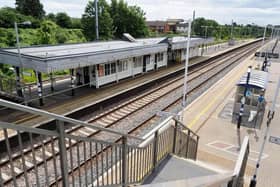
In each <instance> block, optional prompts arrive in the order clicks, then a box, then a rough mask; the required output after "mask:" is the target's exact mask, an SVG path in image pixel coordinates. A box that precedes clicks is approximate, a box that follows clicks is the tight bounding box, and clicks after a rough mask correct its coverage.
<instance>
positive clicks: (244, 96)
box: [237, 66, 252, 148]
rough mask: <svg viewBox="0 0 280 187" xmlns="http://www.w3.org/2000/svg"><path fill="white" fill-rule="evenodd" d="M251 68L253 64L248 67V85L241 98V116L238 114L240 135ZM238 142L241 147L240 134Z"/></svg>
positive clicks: (238, 131)
mask: <svg viewBox="0 0 280 187" xmlns="http://www.w3.org/2000/svg"><path fill="white" fill-rule="evenodd" d="M251 69H252V66H249V67H248V70H247V79H246V85H245V89H244V93H243V97H242V99H241V106H240V110H239V116H238V121H237V133H238V135H240V126H241V123H242V116H243V113H244V106H245V102H246V93H247V90H248V85H249V81H250V75H251ZM238 140H239V141H238V144H239V148H240V146H241V145H240V144H241V142H240V136H239V137H238Z"/></svg>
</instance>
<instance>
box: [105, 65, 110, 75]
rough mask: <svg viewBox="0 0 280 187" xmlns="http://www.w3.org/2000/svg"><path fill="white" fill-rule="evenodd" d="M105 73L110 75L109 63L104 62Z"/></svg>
mask: <svg viewBox="0 0 280 187" xmlns="http://www.w3.org/2000/svg"><path fill="white" fill-rule="evenodd" d="M105 75H110V64H105Z"/></svg>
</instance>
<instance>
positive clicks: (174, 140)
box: [172, 121, 178, 154]
mask: <svg viewBox="0 0 280 187" xmlns="http://www.w3.org/2000/svg"><path fill="white" fill-rule="evenodd" d="M177 128H178V122H177V121H175V127H174V137H173V147H172V152H173V153H174V154H175V151H176V139H177V138H176V137H177Z"/></svg>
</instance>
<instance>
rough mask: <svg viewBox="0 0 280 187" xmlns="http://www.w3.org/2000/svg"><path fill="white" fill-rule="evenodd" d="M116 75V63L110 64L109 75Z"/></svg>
mask: <svg viewBox="0 0 280 187" xmlns="http://www.w3.org/2000/svg"><path fill="white" fill-rule="evenodd" d="M114 73H116V63H111V74H114Z"/></svg>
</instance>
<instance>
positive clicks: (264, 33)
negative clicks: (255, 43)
mask: <svg viewBox="0 0 280 187" xmlns="http://www.w3.org/2000/svg"><path fill="white" fill-rule="evenodd" d="M266 28H267V25H266V26H265V28H264V31H263V40H262V47H263V45H264V40H265V35H266Z"/></svg>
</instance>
